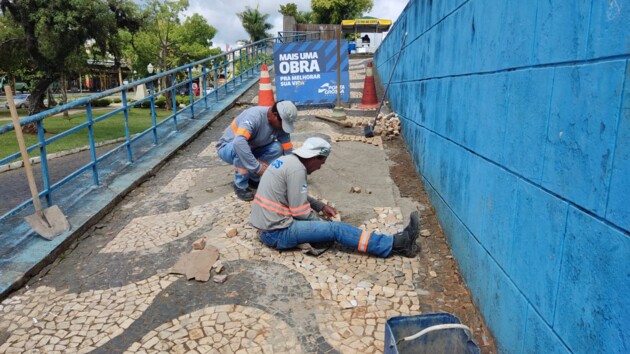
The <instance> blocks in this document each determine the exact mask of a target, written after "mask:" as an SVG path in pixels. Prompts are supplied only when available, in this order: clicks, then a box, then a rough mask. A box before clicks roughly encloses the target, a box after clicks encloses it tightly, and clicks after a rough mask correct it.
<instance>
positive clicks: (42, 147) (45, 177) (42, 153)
mask: <svg viewBox="0 0 630 354" xmlns="http://www.w3.org/2000/svg"><path fill="white" fill-rule="evenodd" d="M16 129H21V127H17V128H16ZM37 139H38V140H39V159H40V163H41V165H42V182H43V183H44V190H43V192H44V195H45V196H46V202H47V203H48V205H49V206H50V205H52V196H51V195H50V174H49V173H48V157H47V156H46V136H45V135H44V120H43V119H42V120H38V121H37Z"/></svg>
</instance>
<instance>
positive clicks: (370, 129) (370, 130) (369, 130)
mask: <svg viewBox="0 0 630 354" xmlns="http://www.w3.org/2000/svg"><path fill="white" fill-rule="evenodd" d="M406 39H407V32H405V35H404V36H403V40H402V44H401V45H400V49H399V50H398V54H397V56H396V61H395V62H394V66H393V67H392V71H391V72H390V73H389V80H387V86H385V92H384V93H383V97H382V98H381V104H379V105H378V109H377V110H376V117H374V122H372V124H370V125H368V126H367V127H364V128H363V135H364V136H365V137H366V138H371V137H373V136H374V127H375V126H376V121H377V120H378V115H379V114H380V113H381V108H383V102H385V97H386V96H387V91H388V90H389V84H390V83H391V82H392V77H393V76H394V70H396V65H398V59H399V58H400V54H401V53H402V51H403V48H404V47H405V40H406Z"/></svg>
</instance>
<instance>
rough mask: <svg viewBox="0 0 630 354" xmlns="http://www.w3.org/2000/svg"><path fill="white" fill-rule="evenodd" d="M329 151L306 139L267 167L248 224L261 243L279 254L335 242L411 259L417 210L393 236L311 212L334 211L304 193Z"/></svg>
mask: <svg viewBox="0 0 630 354" xmlns="http://www.w3.org/2000/svg"><path fill="white" fill-rule="evenodd" d="M330 149H331V147H330V144H329V143H328V142H326V141H325V140H324V139H321V138H309V139H306V141H305V142H304V145H302V147H300V148H299V149H296V150H294V151H293V153H292V154H290V155H286V156H282V157H280V158H278V159H277V160H275V161H273V162H272V163H271V164H270V166H269V168H268V169H267V171H266V173H265V174H264V175H263V176H262V179H261V181H260V186H259V187H258V190H257V192H256V196H255V198H254V203H253V204H252V212H251V215H250V222H251V224H252V225H253V226H254V227H256V228H258V229H259V230H260V231H261V234H260V239H261V241H262V242H263V243H265V244H266V245H267V246H270V247H273V248H276V249H280V250H283V249H289V248H294V247H296V246H297V245H299V244H302V243H319V242H329V241H336V242H339V243H341V244H343V245H344V246H347V247H350V248H353V249H357V250H359V252H364V253H369V254H373V255H375V256H378V257H388V256H391V255H402V256H405V257H415V256H416V254H417V253H418V247H417V245H416V239H417V237H418V228H419V220H418V212H417V211H415V212H413V213H411V216H410V222H409V225H407V227H405V229H404V230H403V231H402V232H400V233H397V234H395V235H393V236H391V235H384V234H377V233H371V232H368V231H366V230H361V229H359V228H357V227H354V226H352V225H348V224H345V223H342V222H329V221H322V220H320V219H319V217H318V216H317V214H316V213H315V212H314V210H315V211H317V212H319V211H321V212H323V213H324V215H326V216H328V217H333V216H335V215H336V214H337V210H335V208H333V207H331V206H329V205H325V204H324V203H322V202H321V201H319V200H316V199H314V198H312V197H310V196H309V195H308V184H307V182H306V176H307V175H309V174H311V173H313V172H314V171H317V170H318V169H320V167H321V166H322V165H323V164H324V163H325V162H326V158H327V157H328V155H329V154H330Z"/></svg>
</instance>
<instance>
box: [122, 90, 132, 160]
mask: <svg viewBox="0 0 630 354" xmlns="http://www.w3.org/2000/svg"><path fill="white" fill-rule="evenodd" d="M122 104H123V115H124V116H125V139H126V140H125V145H127V158H128V159H129V162H133V151H131V142H130V140H131V134H130V132H129V108H128V107H127V90H123V91H122Z"/></svg>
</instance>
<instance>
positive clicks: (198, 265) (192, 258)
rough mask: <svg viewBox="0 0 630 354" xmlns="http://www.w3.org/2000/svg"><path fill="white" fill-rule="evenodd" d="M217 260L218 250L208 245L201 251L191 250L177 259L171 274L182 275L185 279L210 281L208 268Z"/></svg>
mask: <svg viewBox="0 0 630 354" xmlns="http://www.w3.org/2000/svg"><path fill="white" fill-rule="evenodd" d="M218 259H219V250H218V249H217V248H216V247H214V246H210V245H206V247H205V248H204V249H202V250H193V251H191V252H190V253H187V254H185V255H183V256H181V257H180V258H179V260H178V261H177V263H175V265H174V266H173V268H172V269H171V273H173V274H183V275H185V276H186V279H188V280H190V279H193V278H194V279H195V280H197V281H208V280H210V268H212V266H213V265H214V263H215V262H216V261H217V260H218Z"/></svg>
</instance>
